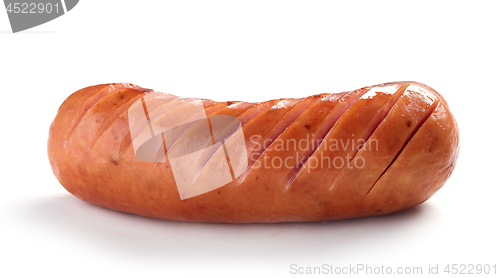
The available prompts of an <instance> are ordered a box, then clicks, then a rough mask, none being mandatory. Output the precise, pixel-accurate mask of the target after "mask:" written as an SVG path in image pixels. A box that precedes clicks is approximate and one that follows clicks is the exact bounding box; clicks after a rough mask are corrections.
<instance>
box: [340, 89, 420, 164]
mask: <svg viewBox="0 0 500 278" xmlns="http://www.w3.org/2000/svg"><path fill="white" fill-rule="evenodd" d="M408 86H410V84H404V85H402V86H401V87H399V89H398V90H397V91H396V93H394V95H393V96H392V97H391V98H390V99H389V101H388V102H387V103H386V104H385V105H384V107H383V108H382V109H381V111H379V112H377V114H376V115H375V116H374V117H373V119H372V120H371V121H370V123H369V124H368V126H367V127H366V129H365V130H364V131H363V135H361V139H363V143H362V144H359V145H358V146H357V148H356V150H355V152H354V154H353V156H352V157H351V159H350V160H349V161H348V163H349V162H351V161H352V160H353V159H354V157H355V156H356V154H358V152H359V151H360V150H361V148H363V146H364V145H365V144H366V142H367V141H368V140H369V139H370V137H372V135H373V133H374V132H375V130H377V128H378V127H379V126H380V124H381V123H382V122H383V121H384V120H385V118H387V116H388V115H389V113H390V112H391V110H392V108H393V107H394V105H396V103H397V102H398V100H399V99H400V98H401V97H402V96H403V94H404V92H405V91H406V88H408ZM379 115H383V116H381V119H380V120H379V119H377V117H380V116H379ZM371 126H373V127H371Z"/></svg>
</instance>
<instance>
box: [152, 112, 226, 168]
mask: <svg viewBox="0 0 500 278" xmlns="http://www.w3.org/2000/svg"><path fill="white" fill-rule="evenodd" d="M232 103H234V102H232ZM218 104H220V106H221V107H215V108H214V106H216V105H213V106H212V107H207V108H206V109H205V113H206V114H208V115H212V114H214V113H216V112H218V111H222V110H223V109H224V108H227V105H228V104H229V102H221V103H218ZM229 105H230V104H229ZM208 115H207V118H208V123H209V129H210V136H211V137H212V142H214V137H213V132H212V128H211V127H210V117H209V116H208ZM197 122H198V121H192V122H189V123H187V124H184V125H189V126H188V127H187V128H186V129H185V130H184V131H182V132H181V133H179V134H178V135H177V137H175V138H173V140H172V141H170V140H169V141H168V142H167V138H168V137H162V138H163V144H162V146H160V149H159V150H158V154H157V158H156V159H155V166H156V164H158V163H160V162H162V161H161V160H162V159H163V157H161V156H160V155H164V156H165V161H168V150H169V149H170V148H171V147H172V146H173V145H174V144H175V142H176V141H177V140H178V139H179V138H180V137H181V136H182V135H183V134H184V133H186V132H187V131H188V130H189V129H190V128H191V127H192V126H193V125H195V124H196V123H197ZM184 125H183V126H184ZM181 127H182V126H179V127H176V128H174V129H173V130H172V131H170V132H169V134H168V136H172V134H173V133H176V132H177V131H178V130H177V128H181ZM162 134H164V132H162ZM167 143H168V145H167ZM162 147H163V153H161V148H162Z"/></svg>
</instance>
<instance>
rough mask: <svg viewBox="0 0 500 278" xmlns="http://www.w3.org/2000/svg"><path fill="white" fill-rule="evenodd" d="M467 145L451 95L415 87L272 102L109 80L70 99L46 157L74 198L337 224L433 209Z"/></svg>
mask: <svg viewBox="0 0 500 278" xmlns="http://www.w3.org/2000/svg"><path fill="white" fill-rule="evenodd" d="M458 138H459V132H458V126H457V123H456V121H455V119H454V117H453V115H452V114H451V112H450V110H449V107H448V105H447V103H446V102H445V100H444V99H443V98H442V96H441V95H440V94H438V93H437V92H436V91H435V90H433V89H432V88H430V87H428V86H426V85H423V84H420V83H417V82H393V83H386V84H381V85H375V86H369V87H364V88H361V89H358V90H355V91H350V92H343V93H338V94H320V95H314V96H310V97H305V98H300V99H277V100H270V101H266V102H262V103H248V102H240V101H229V102H216V101H212V100H208V99H193V98H180V97H177V96H174V95H169V94H162V93H158V92H156V91H153V90H150V89H144V88H141V87H139V86H135V85H132V84H106V85H97V86H92V87H88V88H84V89H81V90H79V91H77V92H75V93H73V94H72V95H71V96H69V97H68V98H67V99H66V100H65V101H64V103H63V104H62V105H61V107H60V108H59V111H58V113H57V116H56V118H55V119H54V121H53V123H52V125H51V127H50V132H49V140H48V155H49V160H50V165H51V167H52V170H53V172H54V174H55V176H56V177H57V179H58V180H59V181H60V183H61V184H62V185H63V186H64V187H65V188H66V189H67V190H68V191H69V192H70V193H71V194H73V195H75V196H76V197H78V198H80V199H82V200H84V201H87V202H89V203H91V204H94V205H98V206H102V207H107V208H110V209H114V210H119V211H123V212H129V213H134V214H139V215H145V216H150V217H155V218H162V219H171V220H181V221H200V222H230V223H247V222H287V221H328V220H336V219H347V218H354V217H363V216H371V215H382V214H389V213H393V212H396V211H400V210H403V209H406V208H409V207H412V206H414V205H417V204H419V203H422V202H424V201H426V200H427V199H428V198H430V197H431V196H432V195H433V194H434V193H435V192H436V191H437V190H438V189H439V188H441V186H443V184H444V183H445V181H446V180H447V179H448V178H449V176H450V175H451V173H452V171H453V169H454V167H455V164H456V160H457V157H458V149H459V142H458Z"/></svg>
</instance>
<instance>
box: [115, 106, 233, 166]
mask: <svg viewBox="0 0 500 278" xmlns="http://www.w3.org/2000/svg"><path fill="white" fill-rule="evenodd" d="M175 99H177V98H175ZM175 99H172V101H173V100H175ZM196 100H198V99H192V101H196ZM219 105H220V106H221V107H219ZM160 106H161V105H160ZM224 107H226V106H225V105H224V103H218V102H216V103H212V104H210V105H208V106H207V107H205V109H212V108H213V109H216V110H215V111H217V110H220V109H222V108H224ZM157 108H158V107H156V108H155V109H157ZM155 109H153V110H155ZM149 113H151V111H149ZM160 116H161V114H160V115H159V116H158V117H160ZM158 117H157V118H158ZM130 132H131V131H130V130H129V132H128V133H127V135H125V137H123V140H122V142H121V144H120V149H119V151H118V154H117V155H116V159H118V158H120V157H121V156H122V154H123V153H125V151H126V150H127V149H128V148H129V147H130V146H132V141H133V140H132V135H131V134H130ZM138 134H140V133H138Z"/></svg>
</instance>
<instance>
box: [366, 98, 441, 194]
mask: <svg viewBox="0 0 500 278" xmlns="http://www.w3.org/2000/svg"><path fill="white" fill-rule="evenodd" d="M438 104H439V100H436V101H435V102H434V103H432V105H431V107H430V109H428V111H427V112H426V114H425V115H424V118H423V119H422V120H421V121H420V122H418V123H417V124H416V125H415V126H414V127H413V129H412V131H411V133H410V135H409V136H408V137H407V138H406V141H405V143H404V145H403V146H402V147H401V149H400V150H399V151H398V153H397V154H396V156H394V158H393V159H392V160H391V162H390V163H389V165H388V166H387V167H386V168H385V169H384V171H383V172H382V174H380V176H379V177H378V178H377V180H376V181H375V182H374V183H373V185H372V186H371V187H370V189H369V190H368V192H367V193H366V195H365V198H366V196H368V194H369V193H370V192H371V191H372V189H373V188H374V187H375V185H376V184H377V182H378V181H379V180H380V178H382V176H383V175H384V174H385V173H386V172H387V170H389V168H390V167H391V166H392V165H393V164H394V162H395V161H396V160H397V159H398V157H399V156H400V155H401V153H402V152H403V150H404V149H405V148H406V146H407V145H408V143H409V142H410V141H411V139H412V138H413V136H415V134H416V133H417V131H418V130H419V129H420V127H422V125H423V124H424V123H425V122H426V121H427V120H428V119H429V118H430V116H431V115H432V113H433V112H434V111H435V110H436V107H437V106H438Z"/></svg>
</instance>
